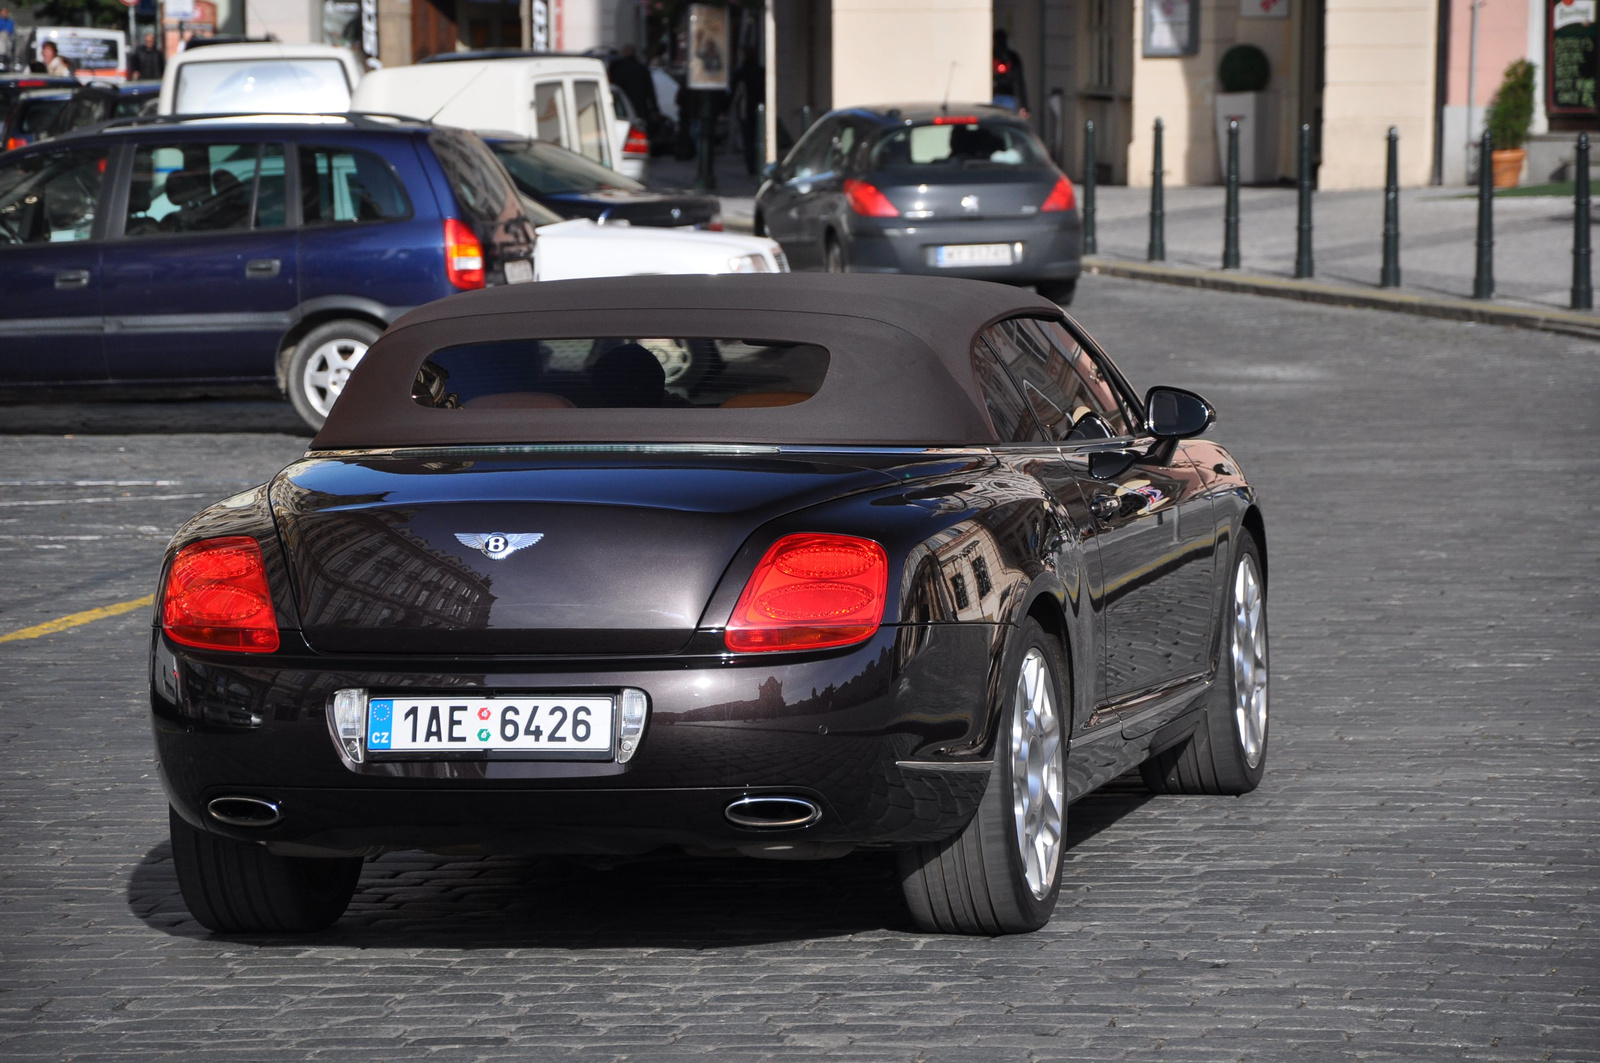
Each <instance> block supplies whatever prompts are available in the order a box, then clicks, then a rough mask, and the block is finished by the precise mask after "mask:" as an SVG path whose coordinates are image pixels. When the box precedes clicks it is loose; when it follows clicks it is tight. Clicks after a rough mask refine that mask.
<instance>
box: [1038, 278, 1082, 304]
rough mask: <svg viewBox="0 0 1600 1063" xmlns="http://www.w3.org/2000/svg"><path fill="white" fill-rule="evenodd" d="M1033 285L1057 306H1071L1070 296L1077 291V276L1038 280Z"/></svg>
mask: <svg viewBox="0 0 1600 1063" xmlns="http://www.w3.org/2000/svg"><path fill="white" fill-rule="evenodd" d="M1033 287H1034V290H1036V291H1037V292H1038V293H1039V294H1040V295H1042V296H1044V297H1045V298H1046V299H1048V300H1050V301H1051V302H1052V303H1055V304H1056V305H1057V306H1071V305H1072V297H1073V296H1074V295H1076V294H1077V292H1078V278H1076V277H1068V278H1067V279H1066V280H1064V281H1040V282H1039V283H1038V284H1035V285H1034V286H1033Z"/></svg>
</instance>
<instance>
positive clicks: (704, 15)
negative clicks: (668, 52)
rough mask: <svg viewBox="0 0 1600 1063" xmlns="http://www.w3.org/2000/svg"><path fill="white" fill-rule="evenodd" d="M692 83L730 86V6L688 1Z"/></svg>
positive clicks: (701, 86)
mask: <svg viewBox="0 0 1600 1063" xmlns="http://www.w3.org/2000/svg"><path fill="white" fill-rule="evenodd" d="M689 87H690V88H691V89H726V88H727V87H728V9H727V8H725V7H718V6H716V5H715V4H690V5H689Z"/></svg>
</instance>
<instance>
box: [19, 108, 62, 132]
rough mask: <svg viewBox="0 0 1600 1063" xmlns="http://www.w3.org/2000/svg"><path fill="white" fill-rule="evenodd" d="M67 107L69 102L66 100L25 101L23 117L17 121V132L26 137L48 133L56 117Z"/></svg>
mask: <svg viewBox="0 0 1600 1063" xmlns="http://www.w3.org/2000/svg"><path fill="white" fill-rule="evenodd" d="M66 106H67V101H66V100H65V99H60V100H23V101H22V104H21V107H20V110H21V112H22V116H21V118H20V119H19V120H18V121H17V128H16V132H18V133H21V134H22V135H23V136H26V137H36V136H38V135H39V134H41V133H48V132H49V131H50V126H51V125H52V124H53V123H54V122H55V120H56V116H57V115H59V114H60V113H61V111H62V109H63V108H65V107H66Z"/></svg>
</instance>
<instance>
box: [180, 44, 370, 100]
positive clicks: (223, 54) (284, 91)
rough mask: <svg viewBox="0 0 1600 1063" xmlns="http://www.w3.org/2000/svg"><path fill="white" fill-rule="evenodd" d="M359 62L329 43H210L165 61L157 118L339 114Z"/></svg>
mask: <svg viewBox="0 0 1600 1063" xmlns="http://www.w3.org/2000/svg"><path fill="white" fill-rule="evenodd" d="M360 81H361V64H360V63H359V62H357V61H356V57H355V53H354V52H352V51H350V49H348V48H336V47H334V46H333V45H331V44H272V43H266V42H252V43H250V44H210V45H206V46H205V47H203V48H186V49H184V50H183V51H181V52H179V53H178V54H177V55H175V56H173V57H172V58H171V59H169V60H167V72H166V75H165V76H164V77H163V78H162V79H161V102H160V103H159V104H157V106H156V113H157V114H343V113H344V112H345V111H348V110H349V109H350V94H351V93H352V92H354V91H355V88H356V85H357V83H359V82H360Z"/></svg>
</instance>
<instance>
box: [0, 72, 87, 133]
mask: <svg viewBox="0 0 1600 1063" xmlns="http://www.w3.org/2000/svg"><path fill="white" fill-rule="evenodd" d="M78 84H79V83H78V79H77V78H70V77H56V76H55V75H53V74H0V121H4V120H5V116H6V114H7V113H9V112H10V110H11V105H12V104H14V103H16V102H17V97H18V96H20V95H22V94H23V93H24V92H31V91H33V90H34V89H69V90H70V89H75V88H77V87H78ZM0 143H3V142H0Z"/></svg>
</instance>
